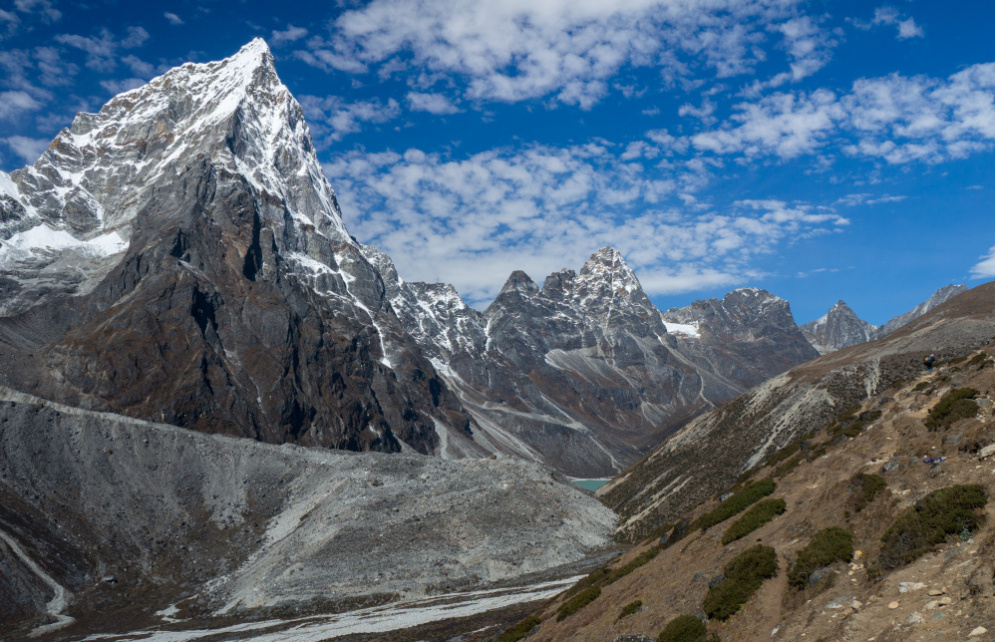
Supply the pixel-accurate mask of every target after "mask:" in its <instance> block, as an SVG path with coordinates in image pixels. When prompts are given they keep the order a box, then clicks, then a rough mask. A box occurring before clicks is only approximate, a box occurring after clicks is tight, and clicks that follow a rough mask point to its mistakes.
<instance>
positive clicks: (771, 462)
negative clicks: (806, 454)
mask: <svg viewBox="0 0 995 642" xmlns="http://www.w3.org/2000/svg"><path fill="white" fill-rule="evenodd" d="M801 447H802V440H801V439H798V440H796V441H793V442H791V443H790V444H788V445H787V446H785V447H784V448H782V449H781V450H779V451H777V452H776V453H774V454H773V455H771V457H770V459H768V460H767V465H768V466H776V465H778V464H780V463H781V462H782V461H784V460H786V459H788V458H789V457H791V456H792V455H794V454H795V453H797V452H798V451H799V450H801Z"/></svg>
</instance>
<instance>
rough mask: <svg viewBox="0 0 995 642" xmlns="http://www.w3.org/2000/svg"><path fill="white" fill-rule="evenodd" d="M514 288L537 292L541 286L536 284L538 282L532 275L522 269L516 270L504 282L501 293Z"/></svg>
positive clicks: (519, 290)
mask: <svg viewBox="0 0 995 642" xmlns="http://www.w3.org/2000/svg"><path fill="white" fill-rule="evenodd" d="M512 290H517V291H518V292H525V293H528V294H535V293H536V292H538V291H539V286H537V285H536V282H535V281H533V280H532V277H530V276H529V275H528V274H526V273H525V272H523V271H521V270H515V271H514V272H512V273H511V275H509V276H508V280H507V281H505V282H504V287H502V288H501V294H504V293H505V292H510V291H512ZM499 296H500V295H499Z"/></svg>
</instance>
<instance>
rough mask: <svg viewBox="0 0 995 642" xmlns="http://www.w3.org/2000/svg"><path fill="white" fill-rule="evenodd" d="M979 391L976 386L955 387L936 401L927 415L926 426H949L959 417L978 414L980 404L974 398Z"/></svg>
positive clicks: (936, 427)
mask: <svg viewBox="0 0 995 642" xmlns="http://www.w3.org/2000/svg"><path fill="white" fill-rule="evenodd" d="M977 396H978V391H977V390H975V389H974V388H955V389H954V390H951V391H950V392H948V393H947V394H945V395H943V397H942V398H941V399H940V400H939V401H938V402H936V405H935V406H933V408H932V409H931V410H930V411H929V416H928V417H926V427H927V428H929V429H930V430H938V429H940V428H948V427H949V426H950V424H952V423H954V422H955V421H957V420H958V419H967V418H970V417H974V416H975V415H977V414H978V404H977V402H975V401H974V398H975V397H977Z"/></svg>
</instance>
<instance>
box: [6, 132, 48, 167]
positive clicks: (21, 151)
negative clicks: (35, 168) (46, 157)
mask: <svg viewBox="0 0 995 642" xmlns="http://www.w3.org/2000/svg"><path fill="white" fill-rule="evenodd" d="M3 141H4V143H6V144H7V147H9V148H10V150H11V151H12V152H14V154H16V155H17V156H18V157H19V158H20V159H21V160H23V161H24V162H25V163H33V162H35V161H36V160H38V158H39V157H40V156H41V155H42V152H44V151H45V149H47V148H48V145H49V143H50V142H51V141H49V140H47V139H45V138H30V137H28V136H8V137H7V138H5V139H3Z"/></svg>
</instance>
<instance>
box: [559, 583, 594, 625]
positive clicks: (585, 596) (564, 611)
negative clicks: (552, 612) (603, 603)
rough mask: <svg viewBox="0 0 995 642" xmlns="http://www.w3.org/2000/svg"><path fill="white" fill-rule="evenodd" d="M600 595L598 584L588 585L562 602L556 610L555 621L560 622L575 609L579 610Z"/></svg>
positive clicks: (574, 611)
mask: <svg viewBox="0 0 995 642" xmlns="http://www.w3.org/2000/svg"><path fill="white" fill-rule="evenodd" d="M599 595H601V587H600V586H590V587H588V588H586V589H584V590H583V591H581V592H580V593H578V594H577V595H575V596H573V597H572V598H570V599H569V600H567V601H566V602H564V603H563V606H561V607H560V610H559V611H557V612H556V621H557V622H562V621H563V620H565V619H567V618H568V617H570V616H571V615H573V614H574V613H576V612H577V611H579V610H581V609H582V608H584V607H585V606H587V605H588V604H590V603H591V602H593V601H594V600H596V599H598V596H599Z"/></svg>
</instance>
